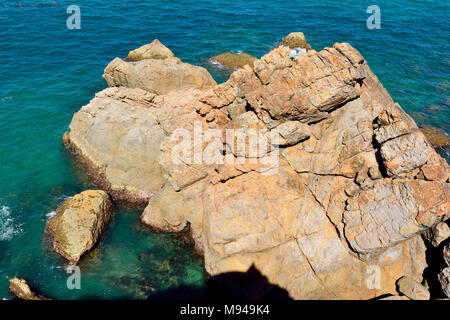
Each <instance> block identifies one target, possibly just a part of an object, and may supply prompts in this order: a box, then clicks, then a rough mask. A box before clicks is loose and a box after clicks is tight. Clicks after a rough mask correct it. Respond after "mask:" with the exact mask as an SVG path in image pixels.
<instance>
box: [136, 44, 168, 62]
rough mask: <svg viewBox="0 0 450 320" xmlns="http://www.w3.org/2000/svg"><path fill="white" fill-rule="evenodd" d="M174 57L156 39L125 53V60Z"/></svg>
mask: <svg viewBox="0 0 450 320" xmlns="http://www.w3.org/2000/svg"><path fill="white" fill-rule="evenodd" d="M172 57H175V55H174V54H173V52H172V51H170V49H169V48H167V47H166V46H165V45H163V44H162V43H161V42H159V40H158V39H155V40H153V42H152V43H150V44H146V45H145V46H142V47H140V48H137V49H135V50H132V51H130V52H129V53H128V55H127V61H141V60H144V59H161V60H164V59H167V58H172Z"/></svg>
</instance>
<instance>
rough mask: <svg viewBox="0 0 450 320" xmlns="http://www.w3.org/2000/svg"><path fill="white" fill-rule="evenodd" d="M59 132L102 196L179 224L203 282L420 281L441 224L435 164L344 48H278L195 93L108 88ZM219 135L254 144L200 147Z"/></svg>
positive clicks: (385, 290)
mask: <svg viewBox="0 0 450 320" xmlns="http://www.w3.org/2000/svg"><path fill="white" fill-rule="evenodd" d="M125 85H126V83H125ZM70 129H71V131H70V134H67V135H65V140H66V141H67V142H66V144H67V145H69V146H70V147H71V148H72V149H74V150H75V151H76V153H77V154H78V155H79V157H80V159H82V160H83V162H84V163H87V164H88V167H89V168H90V170H91V171H93V172H95V173H96V174H94V176H96V177H98V179H97V181H101V182H102V183H101V185H102V187H104V188H105V189H107V190H108V191H109V192H111V194H112V196H113V197H114V198H115V199H121V200H127V199H128V200H132V201H133V202H139V201H141V204H147V203H148V205H147V208H146V210H145V211H144V214H143V215H142V217H141V220H142V221H143V222H144V223H147V224H150V225H151V226H153V227H155V228H158V229H160V230H163V231H166V232H180V231H185V230H186V229H187V228H189V229H190V233H191V235H192V237H193V239H194V241H195V244H196V247H197V248H199V249H201V250H202V252H203V254H204V259H205V268H206V271H207V272H208V273H209V274H211V275H213V276H214V275H218V274H223V273H229V272H246V271H247V270H248V269H249V268H250V267H251V266H254V267H255V268H256V269H258V270H259V271H260V272H261V274H262V275H264V276H265V277H267V279H268V281H269V282H270V283H272V284H276V285H278V286H279V287H281V288H283V289H286V290H287V291H288V292H289V295H290V296H291V297H293V298H295V299H336V298H338V299H368V298H375V297H379V296H382V295H386V294H397V290H396V289H397V288H396V281H395V280H396V279H399V278H401V277H403V276H405V275H407V276H408V277H409V278H410V279H411V281H415V282H416V283H421V282H422V274H423V270H424V269H425V267H426V261H425V245H424V243H423V241H422V239H421V233H423V231H425V230H426V229H427V228H430V227H433V226H434V225H436V224H437V223H439V222H441V221H443V220H446V219H448V218H449V216H450V210H449V209H450V203H449V184H448V182H447V181H448V177H449V173H450V170H449V167H448V164H447V163H446V161H445V160H444V159H442V158H441V157H440V156H439V155H438V154H437V153H436V151H435V150H434V149H433V148H432V146H431V145H430V143H429V142H428V141H427V139H426V138H425V136H424V135H423V134H422V133H421V131H420V130H419V129H418V128H417V126H416V124H415V123H414V121H413V120H412V119H411V118H410V117H409V116H408V115H407V114H406V113H405V112H404V111H403V110H402V108H401V107H400V106H399V105H398V104H396V103H394V101H393V100H392V99H391V97H390V96H389V94H388V93H387V91H386V90H385V89H384V88H383V86H382V85H381V83H380V82H379V81H378V79H377V77H376V76H375V75H374V74H373V73H372V71H371V70H370V68H369V66H368V65H367V63H366V61H365V60H364V58H363V57H362V56H361V55H360V54H359V52H358V51H357V50H356V49H354V48H353V47H351V46H350V45H349V44H339V43H337V44H335V45H334V46H333V47H332V48H325V49H323V50H322V51H320V52H316V51H314V50H309V51H308V52H306V53H304V54H301V55H300V56H298V57H297V58H296V59H294V60H292V59H291V57H290V49H289V48H287V47H279V48H276V49H274V50H273V51H272V52H270V53H268V54H267V55H265V56H263V57H262V58H261V59H260V60H257V61H255V62H254V65H253V68H251V67H249V66H244V68H242V69H240V70H237V71H235V72H234V73H233V74H232V75H231V77H230V79H229V80H228V81H227V82H225V83H223V84H221V85H218V86H214V87H212V88H211V89H208V90H204V91H202V90H195V89H189V90H184V91H171V92H169V93H168V94H166V95H160V96H155V95H151V94H150V93H148V92H146V91H143V90H140V89H135V88H108V89H106V90H104V91H102V92H100V93H98V94H97V95H96V97H95V98H94V99H93V100H92V101H91V102H90V104H89V105H87V106H84V107H83V108H82V109H81V110H80V111H79V112H77V113H76V114H75V115H74V117H73V120H72V123H71V125H70ZM209 129H212V130H215V131H209ZM226 130H231V132H234V133H236V132H244V133H246V134H247V136H248V137H250V136H253V137H260V138H261V140H260V141H261V143H262V145H264V146H267V147H268V148H262V149H261V150H262V151H261V152H260V153H258V154H252V153H251V152H250V151H251V149H250V144H249V140H248V139H244V140H243V141H244V143H243V144H239V143H236V142H237V141H239V139H238V138H236V137H232V139H231V140H226V141H223V140H221V139H220V138H218V141H219V143H218V144H216V145H212V147H211V145H210V144H209V143H206V142H207V141H208V142H209V141H211V134H212V133H216V134H217V133H218V136H219V137H222V136H226V134H225V133H226ZM180 132H181V133H182V135H181V136H180ZM199 132H200V133H199ZM202 133H203V135H202ZM208 135H209V136H208ZM199 137H201V138H202V139H206V140H203V141H204V143H200V144H198V145H196V143H193V141H198V139H199ZM184 139H186V142H187V143H186V144H183V145H180V141H181V140H183V141H184ZM192 139H194V140H192ZM277 141H278V143H277ZM191 142H192V143H191ZM264 143H265V144H264ZM181 146H182V147H183V148H181V149H180V147H181ZM184 149H185V150H184ZM183 150H184V151H186V154H184V152H181V151H183ZM211 154H213V155H215V157H213V160H214V161H210V160H211V157H208V155H211ZM124 195H125V196H124ZM374 266H375V267H376V268H375V269H374ZM371 272H372V273H373V272H376V273H377V274H378V275H379V278H380V281H379V285H374V284H373V281H372V280H373V279H372V278H371V277H370V275H371Z"/></svg>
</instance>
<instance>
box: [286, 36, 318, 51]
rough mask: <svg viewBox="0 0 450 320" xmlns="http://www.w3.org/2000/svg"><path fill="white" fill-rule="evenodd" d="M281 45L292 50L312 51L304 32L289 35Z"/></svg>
mask: <svg viewBox="0 0 450 320" xmlns="http://www.w3.org/2000/svg"><path fill="white" fill-rule="evenodd" d="M281 44H282V45H284V46H286V47H289V48H291V49H298V48H300V49H307V50H309V49H312V48H311V46H310V45H309V43H308V41H307V40H306V37H305V35H304V34H303V32H291V33H289V34H288V35H287V37H286V38H284V39H283V41H282V42H281Z"/></svg>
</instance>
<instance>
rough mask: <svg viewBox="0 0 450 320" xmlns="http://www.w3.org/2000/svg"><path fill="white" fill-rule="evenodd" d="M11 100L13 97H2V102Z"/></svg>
mask: <svg viewBox="0 0 450 320" xmlns="http://www.w3.org/2000/svg"><path fill="white" fill-rule="evenodd" d="M10 100H12V97H3V98H0V102H3V101H10Z"/></svg>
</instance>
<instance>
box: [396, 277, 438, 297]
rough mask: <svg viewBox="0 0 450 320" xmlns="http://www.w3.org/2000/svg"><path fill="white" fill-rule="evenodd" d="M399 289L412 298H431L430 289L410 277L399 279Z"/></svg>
mask: <svg viewBox="0 0 450 320" xmlns="http://www.w3.org/2000/svg"><path fill="white" fill-rule="evenodd" d="M398 291H399V292H400V293H403V294H404V295H405V296H407V297H408V298H410V299H411V300H430V292H428V289H427V288H426V287H425V286H423V285H421V284H420V283H418V282H417V281H414V280H413V279H411V278H409V277H402V278H401V279H399V280H398Z"/></svg>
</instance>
